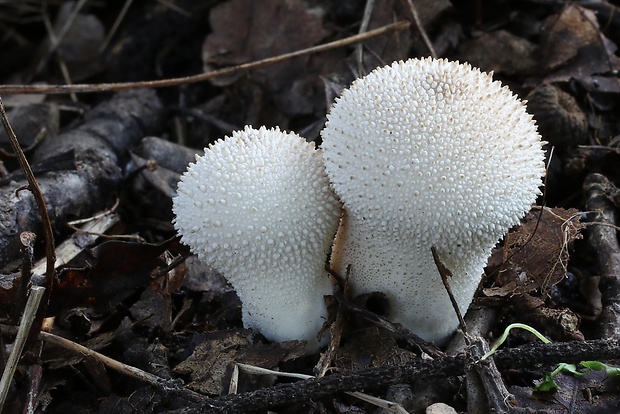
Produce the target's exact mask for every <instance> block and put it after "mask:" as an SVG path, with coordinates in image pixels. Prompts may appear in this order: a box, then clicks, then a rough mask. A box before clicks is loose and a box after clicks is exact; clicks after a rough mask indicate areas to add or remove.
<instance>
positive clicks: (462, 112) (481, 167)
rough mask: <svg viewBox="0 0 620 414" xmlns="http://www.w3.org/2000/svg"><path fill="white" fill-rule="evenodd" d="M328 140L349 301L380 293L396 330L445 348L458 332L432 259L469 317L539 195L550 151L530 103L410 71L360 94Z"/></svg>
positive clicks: (354, 88)
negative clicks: (487, 275)
mask: <svg viewBox="0 0 620 414" xmlns="http://www.w3.org/2000/svg"><path fill="white" fill-rule="evenodd" d="M322 137H323V144H322V147H323V155H324V161H325V165H326V170H327V173H328V175H329V177H330V180H331V182H332V185H333V187H334V189H335V190H336V193H337V194H338V195H339V196H340V198H341V199H342V201H343V202H344V206H345V211H346V212H347V218H346V220H345V221H343V225H342V226H341V228H340V229H339V231H338V234H337V236H336V242H335V244H334V251H333V254H332V267H333V268H334V270H336V271H337V272H340V273H343V272H345V270H346V267H347V266H348V265H349V264H350V265H351V266H352V267H351V279H350V283H351V287H352V289H353V293H355V294H360V293H367V292H371V291H383V292H384V293H386V294H387V296H388V297H389V298H390V301H391V317H392V319H393V320H394V321H395V322H400V323H401V324H403V325H404V326H405V327H407V328H409V329H410V330H411V331H413V332H415V333H417V334H418V335H420V336H421V337H422V338H425V339H427V340H431V341H435V342H437V343H440V344H441V343H443V342H445V341H446V340H447V339H448V338H449V337H450V335H451V334H452V333H453V332H454V330H455V329H456V327H457V325H458V322H457V319H456V316H455V314H454V312H453V310H452V306H451V304H450V302H449V299H448V296H447V293H446V291H445V289H444V287H443V284H442V282H441V278H440V275H439V273H438V270H437V267H436V265H435V263H434V261H433V258H432V254H431V247H432V246H434V247H435V248H436V249H437V251H438V253H439V257H440V258H441V260H442V262H443V264H444V265H445V266H446V267H447V268H448V269H449V270H450V271H451V272H452V273H453V275H454V277H453V278H452V279H451V280H450V284H451V287H452V291H453V292H454V295H455V298H456V300H457V302H458V305H459V308H460V310H461V312H462V313H464V312H465V311H466V310H467V307H468V306H469V304H470V302H471V300H472V298H473V295H474V293H475V290H476V288H477V286H478V283H479V282H480V279H481V275H482V272H483V268H484V265H485V264H486V261H487V259H488V256H489V254H490V252H491V249H492V248H493V247H494V245H495V244H496V243H497V241H498V240H499V239H500V238H501V237H502V236H503V235H504V234H505V233H506V232H507V231H508V229H509V228H510V227H512V226H513V225H515V224H517V223H518V221H519V219H520V217H522V216H523V214H524V213H525V212H527V211H528V210H529V209H530V207H531V204H532V203H533V202H534V201H535V200H536V197H537V196H538V195H539V194H540V190H539V187H540V186H541V185H542V181H541V177H542V176H543V175H544V154H543V151H542V144H543V142H541V139H540V136H539V134H538V132H537V130H536V125H535V122H534V121H533V120H532V117H531V116H530V115H529V114H528V113H527V112H526V111H525V106H524V103H523V102H522V101H521V100H519V99H518V98H517V97H516V96H514V95H513V94H512V93H511V92H510V90H509V89H508V88H507V87H505V86H502V85H501V84H500V83H499V82H497V81H493V79H492V74H487V73H483V72H481V71H480V70H478V69H474V68H472V67H471V66H470V65H468V64H459V63H458V62H451V61H448V60H444V59H431V58H425V59H411V60H408V61H406V62H402V61H401V62H395V63H393V64H392V65H390V66H386V67H382V68H378V69H375V70H374V71H373V72H371V73H370V74H368V75H367V76H366V77H364V78H361V79H358V80H356V81H355V82H353V84H352V85H351V86H350V88H349V89H347V90H345V91H344V92H343V93H342V95H341V97H340V98H338V99H337V100H336V103H335V104H334V106H333V107H332V108H331V111H330V113H329V115H328V121H327V125H326V127H325V129H324V130H323V131H322Z"/></svg>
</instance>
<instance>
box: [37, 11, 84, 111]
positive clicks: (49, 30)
mask: <svg viewBox="0 0 620 414" xmlns="http://www.w3.org/2000/svg"><path fill="white" fill-rule="evenodd" d="M43 23H44V24H45V30H47V35H48V36H49V38H50V39H51V41H52V44H53V45H55V44H58V43H59V42H58V39H57V38H56V34H55V33H54V27H53V26H52V22H51V21H50V19H49V16H48V14H47V13H43ZM57 58H58V66H60V72H61V73H62V77H63V78H64V80H65V83H66V84H69V85H70V84H72V83H73V82H71V75H69V68H68V67H67V64H66V63H65V60H64V59H63V58H62V56H61V55H58V56H57ZM70 96H71V100H72V101H73V102H77V101H78V99H77V95H76V94H74V93H72V94H71V95H70Z"/></svg>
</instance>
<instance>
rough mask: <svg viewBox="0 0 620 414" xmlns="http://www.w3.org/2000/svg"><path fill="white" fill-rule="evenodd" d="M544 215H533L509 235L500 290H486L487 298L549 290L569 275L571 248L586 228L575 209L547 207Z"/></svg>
mask: <svg viewBox="0 0 620 414" xmlns="http://www.w3.org/2000/svg"><path fill="white" fill-rule="evenodd" d="M540 213H541V212H540V210H538V209H536V210H533V211H531V212H529V213H528V214H527V216H526V217H525V220H524V223H523V225H522V226H521V227H519V228H518V229H517V230H516V231H515V232H513V233H510V234H508V235H507V236H506V241H505V243H504V246H503V250H502V254H503V257H504V260H503V264H502V265H501V267H500V274H501V277H499V278H498V283H499V287H493V288H487V289H484V290H483V293H484V294H485V295H486V296H508V295H515V294H520V293H527V292H532V291H534V290H536V289H542V290H547V289H548V288H549V287H551V286H552V285H554V284H556V283H558V282H559V281H560V280H562V278H563V277H564V275H565V274H566V266H567V264H568V258H569V255H568V246H569V244H570V243H571V242H573V241H574V240H576V239H579V238H581V233H580V231H581V229H582V228H584V227H585V225H584V224H583V223H580V222H579V213H578V211H577V210H575V209H569V210H565V209H562V208H544V210H543V211H542V215H541V214H540ZM539 217H540V222H538V221H539Z"/></svg>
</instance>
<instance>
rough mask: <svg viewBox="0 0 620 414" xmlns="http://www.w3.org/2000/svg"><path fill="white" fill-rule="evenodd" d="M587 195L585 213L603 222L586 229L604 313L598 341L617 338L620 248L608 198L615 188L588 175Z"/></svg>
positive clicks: (619, 331)
mask: <svg viewBox="0 0 620 414" xmlns="http://www.w3.org/2000/svg"><path fill="white" fill-rule="evenodd" d="M583 188H584V192H585V194H586V197H587V199H586V210H588V211H592V212H593V213H592V216H591V218H592V219H591V221H592V222H594V223H606V224H609V226H606V225H600V224H592V225H591V226H590V227H589V232H588V243H589V244H590V246H592V251H594V252H596V254H597V262H598V266H599V272H600V274H601V280H600V283H599V289H600V291H601V296H602V304H603V311H602V312H601V315H600V316H599V318H598V328H597V336H598V337H599V338H620V245H619V244H618V238H617V231H616V229H615V228H614V227H612V226H617V225H618V223H617V221H616V213H615V209H614V206H613V203H612V201H611V200H610V199H609V195H612V194H614V193H617V192H618V189H617V188H616V187H615V186H614V185H613V184H612V183H611V182H610V181H609V180H608V179H607V178H606V177H605V176H603V175H601V174H590V175H588V176H587V177H586V179H585V181H584V183H583Z"/></svg>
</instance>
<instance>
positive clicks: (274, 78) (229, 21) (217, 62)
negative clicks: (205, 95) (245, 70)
mask: <svg viewBox="0 0 620 414" xmlns="http://www.w3.org/2000/svg"><path fill="white" fill-rule="evenodd" d="M210 23H211V28H212V29H213V32H212V33H211V34H210V35H209V36H208V37H207V39H206V40H205V43H204V45H203V52H202V58H203V63H204V69H205V71H206V72H209V71H211V70H214V69H217V68H218V67H223V66H232V65H238V64H241V63H247V62H252V61H255V60H259V59H264V58H267V57H272V56H277V55H279V54H283V53H288V52H293V51H296V50H300V49H305V48H307V47H310V46H314V45H315V44H317V43H318V42H319V41H320V40H322V39H323V38H324V37H325V36H327V34H328V33H329V32H328V31H327V30H325V29H323V27H322V18H321V16H320V13H318V10H311V9H307V8H306V6H305V5H304V4H303V3H302V2H301V1H299V0H291V1H286V2H282V1H279V0H266V1H260V2H257V1H253V0H232V1H229V2H225V3H221V4H220V5H218V6H216V7H214V8H213V10H212V11H211V16H210ZM308 61H309V57H307V56H305V57H299V58H296V59H292V60H288V61H286V62H282V63H279V64H276V65H271V66H269V67H266V68H263V69H258V70H255V71H253V73H252V76H253V77H257V78H262V79H268V80H269V81H270V82H272V83H273V84H275V85H279V86H284V85H286V84H290V83H291V81H292V79H293V78H298V77H299V74H300V73H303V72H305V71H306V70H307V68H306V65H307V64H308ZM236 79H237V77H236V76H235V77H228V78H215V79H213V80H212V82H213V83H214V84H216V85H218V86H226V85H229V84H231V83H232V82H234V81H235V80H236Z"/></svg>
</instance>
